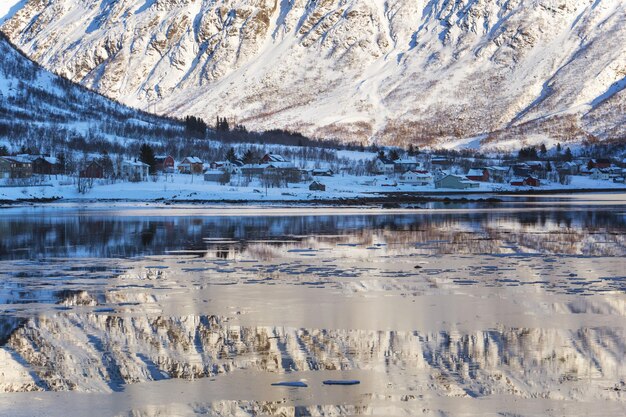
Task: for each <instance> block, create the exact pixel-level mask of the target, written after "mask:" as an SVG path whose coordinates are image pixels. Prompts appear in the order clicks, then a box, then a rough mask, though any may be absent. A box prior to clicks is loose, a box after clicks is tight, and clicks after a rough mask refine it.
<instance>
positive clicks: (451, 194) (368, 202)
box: [0, 187, 626, 209]
mask: <svg viewBox="0 0 626 417" xmlns="http://www.w3.org/2000/svg"><path fill="white" fill-rule="evenodd" d="M599 193H611V194H618V193H626V187H623V188H615V187H613V188H577V189H563V188H559V189H524V190H513V191H511V190H501V191H487V190H481V191H477V190H472V191H460V190H451V191H419V192H418V191H416V192H411V191H390V192H384V193H383V192H372V193H369V194H368V195H362V196H355V197H345V198H343V197H340V198H331V197H329V198H314V199H293V200H291V199H166V198H164V197H157V198H154V199H129V198H55V197H52V198H20V199H16V200H0V209H1V208H9V207H16V206H21V205H30V206H33V205H38V206H45V205H49V204H55V203H68V204H86V205H91V204H94V205H95V204H102V203H135V204H162V205H165V206H170V205H173V206H176V205H182V204H197V205H204V204H219V205H234V206H246V205H257V206H259V205H260V206H265V205H268V206H277V205H283V206H294V207H318V206H344V207H363V206H365V207H367V206H372V205H382V208H402V207H400V206H399V205H400V204H418V203H444V204H449V203H485V204H498V203H504V202H505V200H503V199H502V198H500V197H507V196H510V197H516V196H530V197H532V196H542V195H544V196H545V195H552V194H555V195H562V196H564V195H578V194H599ZM407 208H419V207H407Z"/></svg>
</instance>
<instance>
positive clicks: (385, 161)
mask: <svg viewBox="0 0 626 417" xmlns="http://www.w3.org/2000/svg"><path fill="white" fill-rule="evenodd" d="M374 167H375V169H376V172H377V173H378V174H393V173H394V172H395V169H396V165H395V164H394V163H393V161H392V160H391V159H389V158H381V157H378V158H376V161H374Z"/></svg>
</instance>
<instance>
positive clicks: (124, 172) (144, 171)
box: [120, 161, 150, 181]
mask: <svg viewBox="0 0 626 417" xmlns="http://www.w3.org/2000/svg"><path fill="white" fill-rule="evenodd" d="M149 175H150V165H148V164H144V163H143V162H141V161H122V165H121V171H120V176H121V177H122V178H125V179H128V180H130V181H146V180H147V179H148V176H149Z"/></svg>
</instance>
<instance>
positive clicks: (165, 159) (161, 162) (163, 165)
mask: <svg viewBox="0 0 626 417" xmlns="http://www.w3.org/2000/svg"><path fill="white" fill-rule="evenodd" d="M154 160H155V162H156V165H155V166H154V168H155V170H156V171H157V172H165V173H168V174H171V173H173V172H174V165H175V161H174V157H172V156H171V155H156V156H155V157H154Z"/></svg>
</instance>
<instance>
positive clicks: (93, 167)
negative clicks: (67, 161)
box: [78, 161, 104, 178]
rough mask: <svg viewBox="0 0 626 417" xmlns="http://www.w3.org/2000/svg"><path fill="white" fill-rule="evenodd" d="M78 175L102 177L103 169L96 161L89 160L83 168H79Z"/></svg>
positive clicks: (82, 176)
mask: <svg viewBox="0 0 626 417" xmlns="http://www.w3.org/2000/svg"><path fill="white" fill-rule="evenodd" d="M78 176H79V177H81V178H104V169H103V168H102V165H100V164H99V163H98V162H96V161H89V162H88V163H87V165H85V167H84V168H83V169H81V170H80V172H79V173H78Z"/></svg>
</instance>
